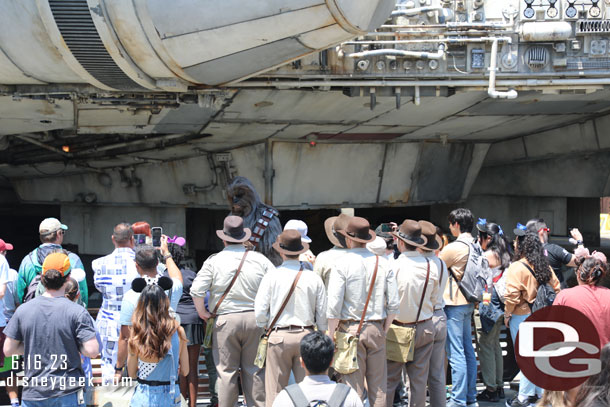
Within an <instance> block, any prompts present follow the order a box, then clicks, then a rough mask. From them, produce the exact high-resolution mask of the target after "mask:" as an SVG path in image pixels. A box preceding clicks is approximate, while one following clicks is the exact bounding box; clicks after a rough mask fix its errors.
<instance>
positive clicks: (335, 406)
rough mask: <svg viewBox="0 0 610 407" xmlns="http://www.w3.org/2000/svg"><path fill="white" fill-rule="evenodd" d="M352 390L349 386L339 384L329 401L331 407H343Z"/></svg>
mask: <svg viewBox="0 0 610 407" xmlns="http://www.w3.org/2000/svg"><path fill="white" fill-rule="evenodd" d="M350 388H351V387H349V386H348V385H347V384H343V383H337V385H336V386H335V390H333V393H332V394H331V395H330V398H329V399H328V405H329V407H341V406H342V405H343V403H344V402H345V399H346V398H347V395H348V394H349V391H350Z"/></svg>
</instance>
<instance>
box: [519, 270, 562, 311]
mask: <svg viewBox="0 0 610 407" xmlns="http://www.w3.org/2000/svg"><path fill="white" fill-rule="evenodd" d="M521 264H523V265H524V266H525V267H527V269H528V270H529V271H530V273H532V276H534V278H536V274H534V270H532V268H531V267H530V266H528V265H527V264H525V263H524V262H521ZM536 281H537V282H538V292H537V293H536V299H535V300H534V302H533V303H531V304H529V303H528V305H529V306H530V309H531V310H532V313H534V312H536V311H538V310H539V309H542V308H544V307H548V306H549V305H553V302H555V297H556V296H557V294H556V293H555V290H554V289H553V287H551V285H550V284H549V283H548V282H546V283H544V284H540V282H539V281H538V280H536Z"/></svg>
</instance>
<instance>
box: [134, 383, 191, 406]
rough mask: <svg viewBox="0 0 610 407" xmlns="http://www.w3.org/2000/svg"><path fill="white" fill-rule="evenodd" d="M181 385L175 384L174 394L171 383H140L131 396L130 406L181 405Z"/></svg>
mask: <svg viewBox="0 0 610 407" xmlns="http://www.w3.org/2000/svg"><path fill="white" fill-rule="evenodd" d="M180 400H181V399H180V386H179V385H178V384H175V385H174V395H173V396H172V395H170V385H166V386H149V385H147V384H142V383H138V385H137V386H136V391H135V392H134V394H133V396H132V397H131V402H130V403H129V407H149V406H163V407H180Z"/></svg>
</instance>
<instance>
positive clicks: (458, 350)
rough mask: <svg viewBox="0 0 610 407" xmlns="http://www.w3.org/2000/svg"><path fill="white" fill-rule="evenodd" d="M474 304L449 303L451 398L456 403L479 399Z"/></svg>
mask: <svg viewBox="0 0 610 407" xmlns="http://www.w3.org/2000/svg"><path fill="white" fill-rule="evenodd" d="M473 311H474V304H466V305H447V306H446V307H445V314H447V345H446V346H447V357H448V359H449V365H451V382H452V390H451V401H452V402H453V404H454V405H457V406H466V404H470V403H475V402H476V401H477V359H476V357H475V354H474V347H473V346H472V330H471V329H472V323H471V321H472V313H473Z"/></svg>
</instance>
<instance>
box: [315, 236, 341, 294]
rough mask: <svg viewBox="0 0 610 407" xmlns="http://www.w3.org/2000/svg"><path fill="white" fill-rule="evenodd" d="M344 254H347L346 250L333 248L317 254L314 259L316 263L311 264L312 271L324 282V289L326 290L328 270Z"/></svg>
mask: <svg viewBox="0 0 610 407" xmlns="http://www.w3.org/2000/svg"><path fill="white" fill-rule="evenodd" d="M345 253H347V249H342V248H340V247H337V246H335V247H333V248H332V249H330V250H326V251H325V252H322V253H320V254H318V256H317V257H316V261H315V262H314V264H313V271H314V272H315V273H316V274H317V275H319V276H320V278H321V279H322V281H323V282H324V287H326V289H327V290H328V279H329V277H330V269H331V267H332V265H333V264H334V263H335V261H337V260H338V259H339V258H341V257H342V256H344V255H345Z"/></svg>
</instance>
